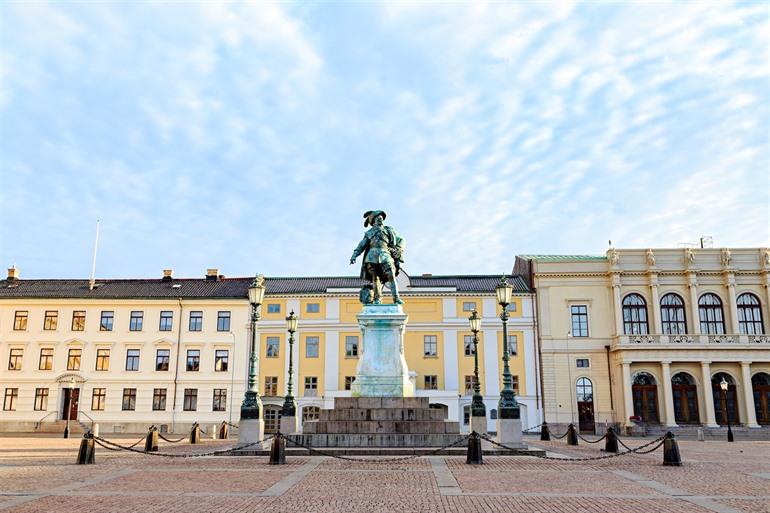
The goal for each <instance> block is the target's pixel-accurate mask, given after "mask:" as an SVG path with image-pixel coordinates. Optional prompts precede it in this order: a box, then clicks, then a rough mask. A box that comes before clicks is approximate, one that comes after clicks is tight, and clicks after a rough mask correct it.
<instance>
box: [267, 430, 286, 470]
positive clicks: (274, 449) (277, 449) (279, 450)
mask: <svg viewBox="0 0 770 513" xmlns="http://www.w3.org/2000/svg"><path fill="white" fill-rule="evenodd" d="M269 463H270V465H286V440H284V439H283V436H282V435H281V434H280V433H277V434H276V435H275V438H273V444H272V445H271V446H270V462H269Z"/></svg>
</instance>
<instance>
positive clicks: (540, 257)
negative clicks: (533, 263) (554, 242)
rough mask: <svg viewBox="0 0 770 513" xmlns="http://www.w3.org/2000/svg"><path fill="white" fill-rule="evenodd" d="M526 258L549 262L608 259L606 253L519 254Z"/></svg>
mask: <svg viewBox="0 0 770 513" xmlns="http://www.w3.org/2000/svg"><path fill="white" fill-rule="evenodd" d="M518 256H519V258H523V259H525V260H541V261H547V262H563V261H565V260H566V261H574V260H607V256H606V255H518Z"/></svg>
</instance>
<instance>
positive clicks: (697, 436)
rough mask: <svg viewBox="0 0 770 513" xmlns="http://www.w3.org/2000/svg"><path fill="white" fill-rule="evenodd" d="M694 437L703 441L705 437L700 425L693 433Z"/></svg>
mask: <svg viewBox="0 0 770 513" xmlns="http://www.w3.org/2000/svg"><path fill="white" fill-rule="evenodd" d="M695 439H696V440H698V441H699V442H705V441H706V437H705V436H704V435H703V428H702V427H699V428H698V431H697V432H696V434H695Z"/></svg>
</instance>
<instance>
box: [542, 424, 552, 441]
mask: <svg viewBox="0 0 770 513" xmlns="http://www.w3.org/2000/svg"><path fill="white" fill-rule="evenodd" d="M550 440H551V430H550V429H548V423H547V422H543V425H542V426H540V441H541V442H549V441H550Z"/></svg>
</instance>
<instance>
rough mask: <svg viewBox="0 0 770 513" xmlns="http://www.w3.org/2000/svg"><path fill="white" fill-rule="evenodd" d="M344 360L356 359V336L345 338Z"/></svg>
mask: <svg viewBox="0 0 770 513" xmlns="http://www.w3.org/2000/svg"><path fill="white" fill-rule="evenodd" d="M345 358H358V336H357V335H347V336H346V337H345Z"/></svg>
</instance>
